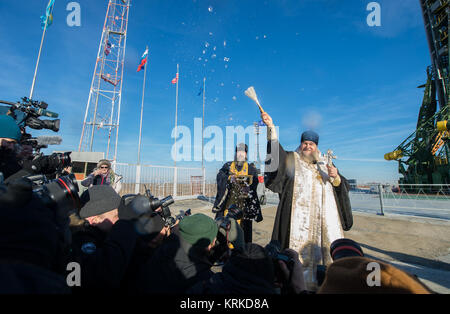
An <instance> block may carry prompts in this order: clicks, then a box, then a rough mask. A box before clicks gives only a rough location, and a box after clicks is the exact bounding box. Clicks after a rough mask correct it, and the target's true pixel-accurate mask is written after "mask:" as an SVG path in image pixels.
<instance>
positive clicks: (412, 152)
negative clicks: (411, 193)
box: [384, 0, 450, 185]
mask: <svg viewBox="0 0 450 314" xmlns="http://www.w3.org/2000/svg"><path fill="white" fill-rule="evenodd" d="M449 2H450V0H420V6H421V9H422V14H423V20H424V24H425V31H426V36H427V40H428V46H429V49H430V56H431V66H430V67H428V69H427V83H426V84H425V85H423V86H419V87H420V88H422V87H424V88H425V92H424V98H423V103H422V106H421V108H420V112H419V117H418V121H417V128H416V131H415V132H414V133H413V134H411V135H410V136H409V137H408V138H407V139H406V140H405V141H403V143H401V144H400V145H399V146H398V147H397V148H396V149H395V150H394V151H393V152H391V153H388V154H386V155H385V156H384V158H385V159H386V160H389V161H391V160H396V161H398V164H399V173H400V174H401V175H402V177H401V178H400V180H399V184H428V185H440V184H450V165H449V159H450V136H449V130H450V122H449V121H448V120H450V100H449V97H450V69H449V56H450V54H449V44H448V34H449V28H448V27H449V24H450V23H449V18H450V6H449Z"/></svg>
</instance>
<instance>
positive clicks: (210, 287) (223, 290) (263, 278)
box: [187, 243, 277, 295]
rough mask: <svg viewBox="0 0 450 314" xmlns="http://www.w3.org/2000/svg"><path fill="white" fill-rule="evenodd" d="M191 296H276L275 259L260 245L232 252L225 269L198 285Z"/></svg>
mask: <svg viewBox="0 0 450 314" xmlns="http://www.w3.org/2000/svg"><path fill="white" fill-rule="evenodd" d="M187 293H188V294H195V295H205V294H206V295H211V294H227V295H266V294H276V293H277V290H276V287H275V272H274V267H273V262H272V259H271V258H270V257H269V256H268V255H267V254H266V252H265V250H264V248H263V247H262V246H260V245H258V244H254V243H246V244H245V245H244V247H243V248H242V249H237V250H233V251H232V253H231V256H230V258H229V259H228V261H227V262H226V263H225V265H224V266H223V269H222V272H219V273H215V274H214V275H213V276H211V277H210V278H209V279H208V280H204V281H201V282H198V283H197V284H196V285H194V286H193V287H192V288H190V289H189V290H188V291H187Z"/></svg>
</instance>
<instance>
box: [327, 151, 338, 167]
mask: <svg viewBox="0 0 450 314" xmlns="http://www.w3.org/2000/svg"><path fill="white" fill-rule="evenodd" d="M325 157H326V158H327V164H328V166H330V167H332V166H333V159H337V156H335V155H334V154H333V151H332V150H331V149H329V150H328V151H327V154H326V155H325Z"/></svg>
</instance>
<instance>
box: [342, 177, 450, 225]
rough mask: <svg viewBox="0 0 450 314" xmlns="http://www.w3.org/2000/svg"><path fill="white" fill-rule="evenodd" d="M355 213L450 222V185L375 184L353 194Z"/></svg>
mask: <svg viewBox="0 0 450 314" xmlns="http://www.w3.org/2000/svg"><path fill="white" fill-rule="evenodd" d="M350 201H351V204H352V208H353V209H354V210H359V211H365V212H374V211H375V212H376V213H377V214H378V215H384V213H385V212H389V213H393V214H404V215H412V216H419V217H429V218H439V219H450V184H399V185H389V184H386V185H381V184H373V185H368V186H367V187H365V188H357V189H354V190H352V191H351V192H350Z"/></svg>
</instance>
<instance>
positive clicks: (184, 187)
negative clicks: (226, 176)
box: [114, 163, 217, 198]
mask: <svg viewBox="0 0 450 314" xmlns="http://www.w3.org/2000/svg"><path fill="white" fill-rule="evenodd" d="M114 166H115V168H114V169H115V170H114V171H115V172H116V173H117V174H119V175H121V176H122V177H123V179H122V189H121V191H120V194H121V195H125V194H138V193H140V194H144V193H145V190H146V189H150V191H151V193H152V194H153V195H154V196H155V197H165V196H167V195H172V196H174V197H176V198H183V197H195V196H199V195H204V196H206V197H214V196H215V195H216V191H217V188H216V182H215V180H214V181H213V180H211V179H209V180H208V179H207V178H205V180H204V179H203V178H204V172H203V171H202V169H201V168H186V167H176V168H175V167H169V166H155V165H136V164H126V163H116V164H115V165H114Z"/></svg>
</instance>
